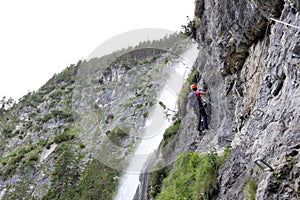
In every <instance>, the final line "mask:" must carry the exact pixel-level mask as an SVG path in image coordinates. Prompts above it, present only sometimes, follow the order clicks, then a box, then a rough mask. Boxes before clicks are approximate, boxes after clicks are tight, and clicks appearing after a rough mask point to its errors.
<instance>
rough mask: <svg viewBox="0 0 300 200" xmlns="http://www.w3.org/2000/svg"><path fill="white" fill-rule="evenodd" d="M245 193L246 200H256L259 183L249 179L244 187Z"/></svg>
mask: <svg viewBox="0 0 300 200" xmlns="http://www.w3.org/2000/svg"><path fill="white" fill-rule="evenodd" d="M243 189H244V193H245V196H246V200H255V195H256V189H257V182H256V180H254V179H252V178H249V179H248V180H247V181H246V183H245V185H244V187H243Z"/></svg>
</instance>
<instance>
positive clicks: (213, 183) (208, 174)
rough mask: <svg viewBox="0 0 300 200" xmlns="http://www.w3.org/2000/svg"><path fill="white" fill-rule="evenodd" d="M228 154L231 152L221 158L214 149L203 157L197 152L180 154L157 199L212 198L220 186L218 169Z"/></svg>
mask: <svg viewBox="0 0 300 200" xmlns="http://www.w3.org/2000/svg"><path fill="white" fill-rule="evenodd" d="M228 153H229V150H228V149H225V151H224V154H223V155H222V156H219V155H218V154H217V153H216V151H215V150H214V149H213V150H211V152H210V153H208V154H203V155H199V154H198V153H196V152H187V153H181V154H179V155H178V157H177V159H176V161H175V163H174V166H173V169H172V170H171V171H170V173H169V175H168V176H167V178H165V179H164V180H163V185H162V190H161V193H160V194H158V195H157V197H156V199H158V200H163V199H208V198H211V197H212V196H213V195H214V193H215V190H216V189H217V185H218V183H217V176H218V169H219V167H220V166H221V165H222V164H223V163H224V161H225V159H226V157H227V155H228Z"/></svg>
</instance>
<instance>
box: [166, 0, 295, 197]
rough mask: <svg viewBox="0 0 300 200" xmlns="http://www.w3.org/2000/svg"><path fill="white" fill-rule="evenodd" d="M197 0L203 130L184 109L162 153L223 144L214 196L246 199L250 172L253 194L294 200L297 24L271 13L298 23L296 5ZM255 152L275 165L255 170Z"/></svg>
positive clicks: (289, 3) (280, 2) (202, 148)
mask: <svg viewBox="0 0 300 200" xmlns="http://www.w3.org/2000/svg"><path fill="white" fill-rule="evenodd" d="M197 2H198V4H199V5H197V4H196V11H195V14H197V15H196V17H199V18H200V21H201V24H200V27H199V28H198V30H197V36H198V38H197V40H198V42H199V57H198V60H197V63H196V68H197V69H199V70H200V71H201V72H202V79H203V80H204V81H205V82H206V84H207V86H208V99H209V106H210V110H211V111H210V115H209V118H210V123H209V128H210V130H209V131H208V132H206V133H205V134H204V135H199V134H198V132H197V131H196V127H195V124H194V123H193V122H195V116H194V115H193V113H192V112H189V110H187V112H186V114H185V115H184V116H183V118H182V121H181V125H182V126H181V131H180V134H179V135H177V138H176V139H175V140H174V141H173V143H174V144H173V146H174V149H175V151H173V152H170V154H169V156H170V157H172V158H174V156H175V155H176V154H177V153H179V152H182V151H188V150H196V151H197V152H199V153H206V152H208V151H209V150H210V148H212V147H215V148H217V150H218V151H219V152H221V151H222V149H223V148H224V147H225V146H226V145H230V146H231V148H232V152H231V154H230V155H229V157H228V159H227V160H226V161H225V164H224V165H223V166H222V167H221V169H220V170H219V177H218V180H219V183H220V185H219V194H218V196H216V197H215V199H222V200H224V199H246V195H247V194H246V192H245V190H244V185H245V184H246V182H247V180H249V179H254V180H255V181H256V183H257V191H256V199H299V198H300V194H299V191H300V187H299V185H300V184H299V182H300V178H299V171H300V162H299V160H300V154H299V153H300V152H299V151H300V124H299V122H300V87H299V78H300V67H299V63H300V59H299V41H300V35H299V33H300V30H299V29H298V28H295V27H291V26H288V25H286V24H282V23H279V22H275V21H273V20H271V19H270V17H272V18H276V19H280V20H281V21H284V22H286V23H289V24H292V25H294V26H300V17H299V13H298V11H297V8H296V7H297V5H298V4H297V3H296V2H290V1H279V0H278V1H260V0H252V1H223V0H217V1H213V2H212V1H204V2H203V1H197ZM202 4H203V5H204V8H203V7H201V6H202ZM197 9H198V10H197ZM256 159H262V160H263V161H265V162H266V163H268V164H269V165H270V166H271V167H272V168H273V170H274V171H264V170H261V169H259V168H258V166H256V165H255V163H254V161H255V160H256Z"/></svg>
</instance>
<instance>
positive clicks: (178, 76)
mask: <svg viewBox="0 0 300 200" xmlns="http://www.w3.org/2000/svg"><path fill="white" fill-rule="evenodd" d="M197 55H198V50H197V48H196V45H193V46H192V48H190V49H189V50H188V51H187V52H186V53H185V54H184V55H183V56H182V57H183V58H184V59H183V60H180V61H179V62H177V63H175V64H174V67H173V70H171V72H170V76H169V78H168V80H167V82H166V84H165V86H164V88H163V89H162V91H161V93H160V97H159V100H158V101H161V102H163V104H164V105H166V106H167V107H168V108H169V109H172V110H176V109H177V108H176V106H177V98H178V94H179V92H180V90H181V88H182V85H183V83H184V81H185V79H186V78H187V75H188V72H189V71H190V70H191V67H192V64H191V63H193V62H194V61H195V59H196V58H197ZM171 123H172V122H171V121H169V120H168V119H166V117H165V115H164V110H163V109H162V107H161V106H160V105H156V106H155V107H154V109H153V111H152V113H151V114H150V116H149V118H148V120H147V122H146V127H145V132H144V134H143V137H142V138H141V142H140V143H139V144H138V146H137V148H136V150H135V152H134V155H133V157H132V159H131V160H130V162H129V166H128V167H127V169H126V171H125V173H124V174H123V176H122V177H121V178H120V182H119V188H118V191H117V194H116V197H115V200H132V199H133V198H134V195H135V192H136V190H137V187H138V185H139V182H140V181H139V176H140V173H141V172H142V170H143V167H144V165H145V163H146V161H147V159H148V157H149V155H150V154H152V153H153V152H154V151H155V150H157V148H158V146H159V144H160V142H161V141H162V139H163V134H164V132H165V130H166V129H167V128H168V127H169V126H170V125H171Z"/></svg>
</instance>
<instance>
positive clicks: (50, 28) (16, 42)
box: [0, 0, 194, 99]
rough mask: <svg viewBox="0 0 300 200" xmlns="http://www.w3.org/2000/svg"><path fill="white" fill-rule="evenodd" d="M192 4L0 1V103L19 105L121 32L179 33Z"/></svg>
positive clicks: (181, 0)
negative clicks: (8, 99) (4, 99)
mask: <svg viewBox="0 0 300 200" xmlns="http://www.w3.org/2000/svg"><path fill="white" fill-rule="evenodd" d="M193 11H194V0H105V1H104V0H85V1H83V0H80V1H79V0H51V1H50V0H43V1H42V0H26V1H24V0H11V1H4V0H1V1H0V26H1V31H0V55H1V61H0V63H1V64H0V67H1V73H0V97H2V96H4V95H6V96H8V97H13V98H14V99H19V98H21V97H22V96H23V95H25V94H26V93H27V92H28V91H35V90H37V89H38V88H39V87H41V86H42V85H43V84H44V83H45V82H46V81H47V80H48V79H49V78H51V77H52V76H53V74H54V73H59V72H61V71H62V70H63V69H64V68H66V67H67V66H69V65H70V64H73V63H77V61H78V60H80V59H85V58H87V57H88V56H89V55H90V54H91V53H92V52H93V51H94V50H95V49H96V48H97V47H98V46H99V45H101V44H103V43H104V42H105V41H107V40H109V39H111V38H112V37H114V36H116V35H119V34H122V33H124V32H127V31H132V30H135V29H142V28H161V29H167V30H171V31H180V29H181V25H182V24H186V23H187V18H186V16H190V18H193Z"/></svg>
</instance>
